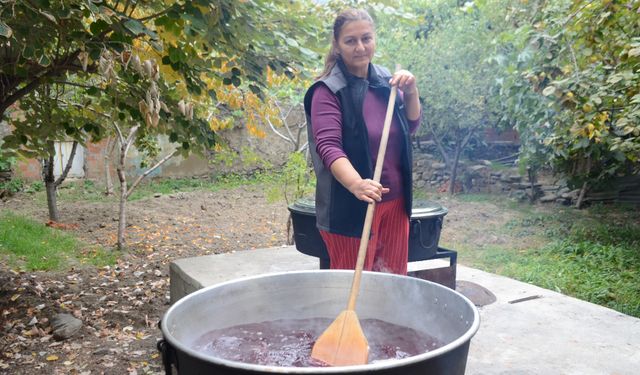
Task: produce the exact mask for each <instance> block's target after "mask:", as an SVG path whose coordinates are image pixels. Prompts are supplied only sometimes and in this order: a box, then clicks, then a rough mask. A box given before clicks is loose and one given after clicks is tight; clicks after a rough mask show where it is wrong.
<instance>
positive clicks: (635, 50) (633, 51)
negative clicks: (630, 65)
mask: <svg viewBox="0 0 640 375" xmlns="http://www.w3.org/2000/svg"><path fill="white" fill-rule="evenodd" d="M628 54H629V57H635V56H640V47H636V48H632V49H630V50H629V52H628Z"/></svg>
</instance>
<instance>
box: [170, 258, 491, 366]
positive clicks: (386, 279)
mask: <svg viewBox="0 0 640 375" xmlns="http://www.w3.org/2000/svg"><path fill="white" fill-rule="evenodd" d="M352 279H353V271H345V270H331V271H329V270H318V271H302V272H287V273H278V274H269V275H261V276H256V277H251V278H245V279H238V280H234V281H231V282H227V283H223V284H218V285H214V286H211V287H208V288H205V289H201V290H199V291H197V292H195V293H192V294H190V295H188V296H186V297H184V298H182V299H181V300H179V301H178V302H176V303H175V304H174V305H173V306H172V307H171V308H170V309H169V310H168V311H167V313H166V314H165V316H164V317H163V319H162V322H161V327H162V334H163V336H164V341H163V342H161V344H160V345H159V347H160V348H161V351H162V352H163V357H164V361H165V368H166V367H167V366H166V365H167V364H173V365H174V366H175V368H176V369H177V370H178V373H179V374H180V375H199V374H218V375H227V374H229V375H231V374H233V375H237V374H274V373H278V374H282V373H286V374H376V375H383V374H384V375H391V374H393V375H417V374H429V375H445V374H446V375H460V374H464V371H465V366H466V362H467V353H468V350H469V343H470V340H471V337H472V336H473V335H474V334H475V333H476V331H477V330H478V326H479V324H480V323H479V315H478V310H477V309H476V307H475V306H474V305H473V304H472V303H471V302H470V301H469V300H468V299H467V298H465V297H464V296H462V295H461V294H459V293H457V292H455V291H453V290H451V289H449V288H446V287H443V286H441V285H438V284H435V283H432V282H429V281H426V280H421V279H418V278H413V277H406V276H398V275H392V274H386V273H374V272H363V275H362V284H361V289H360V294H359V297H358V302H357V306H356V311H357V314H358V317H359V318H360V319H368V318H374V319H381V320H385V321H387V322H390V323H394V324H399V325H403V326H405V327H409V328H412V329H415V330H420V331H423V332H426V333H428V334H430V335H431V336H434V337H436V338H438V339H440V340H442V341H443V342H444V343H446V345H444V346H443V347H440V348H438V349H436V350H434V351H431V352H428V353H424V354H420V355H417V356H413V357H409V358H405V359H401V360H397V361H387V362H378V363H374V364H367V365H362V366H349V367H324V368H295V367H273V366H260V365H253V364H247V363H241V362H235V361H228V360H224V359H220V358H216V357H211V356H205V355H203V354H200V353H198V352H195V351H193V350H192V349H191V345H192V343H193V342H194V340H195V339H197V338H198V337H199V336H201V335H202V334H204V333H205V332H208V331H210V330H213V329H219V328H225V327H229V326H234V325H239V324H245V323H258V322H263V321H270V320H277V319H307V318H318V317H323V318H330V319H335V318H336V317H337V316H338V313H340V311H342V310H344V309H345V307H346V303H347V299H348V294H349V290H350V287H351V281H352Z"/></svg>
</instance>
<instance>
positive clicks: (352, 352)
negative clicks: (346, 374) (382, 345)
mask: <svg viewBox="0 0 640 375" xmlns="http://www.w3.org/2000/svg"><path fill="white" fill-rule="evenodd" d="M311 358H314V359H317V360H319V361H322V362H324V363H326V364H328V365H331V366H353V365H364V364H366V363H367V362H368V359H369V343H368V342H367V338H366V337H364V333H363V332H362V327H360V322H359V321H358V316H357V315H356V312H355V311H353V310H344V311H342V312H341V313H340V315H338V317H337V318H336V320H334V321H333V323H331V325H330V326H329V327H328V328H327V329H326V330H325V331H324V333H322V335H320V337H318V340H316V343H315V344H314V345H313V349H312V350H311Z"/></svg>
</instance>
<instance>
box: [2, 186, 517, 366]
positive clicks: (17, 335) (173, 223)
mask: <svg viewBox="0 0 640 375" xmlns="http://www.w3.org/2000/svg"><path fill="white" fill-rule="evenodd" d="M443 204H444V205H446V207H447V208H448V209H449V214H448V215H447V217H446V221H445V228H444V230H443V233H442V239H444V240H446V241H448V242H450V243H458V242H463V241H474V242H477V246H482V245H483V244H484V243H491V242H492V241H504V239H503V238H501V237H500V236H498V235H496V234H495V233H496V232H494V231H492V230H491V229H487V228H500V227H501V226H503V225H504V223H506V222H507V221H508V220H510V219H511V217H510V216H509V215H505V214H504V212H502V211H501V210H499V209H498V208H497V207H495V206H493V205H491V204H484V203H465V204H460V203H457V202H455V201H449V202H444V203H443ZM128 207H129V227H128V244H129V246H130V248H129V250H128V251H127V253H126V254H124V255H123V256H122V257H121V258H120V261H119V262H118V263H117V265H115V266H113V267H104V268H101V269H95V268H87V267H79V268H77V269H74V270H71V271H70V272H65V273H54V272H47V273H45V272H37V273H16V272H15V271H12V270H10V269H8V267H7V266H6V264H0V312H1V313H2V315H1V316H0V330H1V333H2V334H1V337H0V373H6V374H33V373H43V374H147V373H148V374H162V373H163V370H162V366H161V360H160V358H159V356H158V352H157V350H156V342H157V341H158V340H159V339H160V338H161V334H160V331H159V330H158V328H157V323H158V321H159V320H160V319H161V316H162V314H163V312H164V311H166V310H167V308H168V307H169V304H168V301H169V274H168V270H169V263H170V262H171V261H172V260H174V259H178V258H184V257H191V256H198V255H205V254H214V253H225V252H230V251H235V250H245V249H251V248H263V247H272V246H279V245H283V244H285V243H286V220H287V217H288V211H287V209H286V204H285V203H284V202H277V203H267V201H266V199H265V194H264V192H262V191H260V190H259V188H258V187H245V188H237V189H234V190H226V191H220V192H192V193H177V194H172V195H162V196H158V197H154V198H149V199H146V200H142V201H136V202H132V203H130V204H129V206H128ZM0 209H9V210H13V211H16V212H19V213H21V214H25V215H28V216H31V217H33V218H35V219H36V220H38V221H41V222H45V221H46V205H45V204H44V203H42V202H36V201H34V199H33V197H31V196H20V197H17V198H14V199H12V200H10V201H7V202H2V203H0ZM60 209H61V222H63V223H73V224H77V227H76V228H75V229H72V230H70V232H72V233H73V234H74V235H76V236H77V237H78V238H80V239H82V240H84V241H86V242H88V243H97V244H101V245H104V246H113V244H114V243H115V234H116V228H117V224H118V223H117V221H116V218H117V211H116V210H117V205H115V204H113V203H108V204H105V203H83V202H61V203H60ZM473 228H478V229H477V230H474V229H473ZM483 228H484V229H483ZM62 312H64V313H68V314H72V315H73V316H75V317H77V318H78V319H80V320H82V322H83V326H82V329H81V330H80V332H79V333H78V334H77V335H75V336H73V337H72V338H70V339H68V340H64V341H56V340H54V339H53V337H52V335H51V322H50V319H51V317H52V316H54V315H55V314H57V313H62Z"/></svg>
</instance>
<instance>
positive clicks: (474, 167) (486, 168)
mask: <svg viewBox="0 0 640 375" xmlns="http://www.w3.org/2000/svg"><path fill="white" fill-rule="evenodd" d="M450 179H451V173H450V170H448V169H447V167H446V165H445V164H444V163H443V162H441V161H439V160H438V159H437V158H436V157H435V156H434V155H431V154H427V153H419V152H418V153H416V154H414V172H413V181H414V187H415V189H416V190H424V191H427V192H447V191H448V190H449V181H450ZM456 180H457V182H456V186H455V189H454V190H455V191H456V192H465V193H489V194H502V195H505V196H507V197H510V198H513V199H516V200H522V201H526V200H529V201H539V202H541V203H549V202H554V203H558V204H563V205H570V204H572V203H573V202H574V201H575V200H576V199H577V197H578V194H579V190H570V189H569V188H567V187H566V185H565V184H564V183H562V181H556V180H554V178H553V176H551V175H549V174H541V175H539V176H537V177H536V178H535V181H534V182H533V183H532V182H531V180H530V178H529V176H528V175H526V176H522V175H521V174H520V172H519V170H518V168H516V167H515V166H505V165H502V164H495V163H492V162H490V161H488V160H475V161H470V160H463V161H460V164H459V165H458V173H457V179H456Z"/></svg>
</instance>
